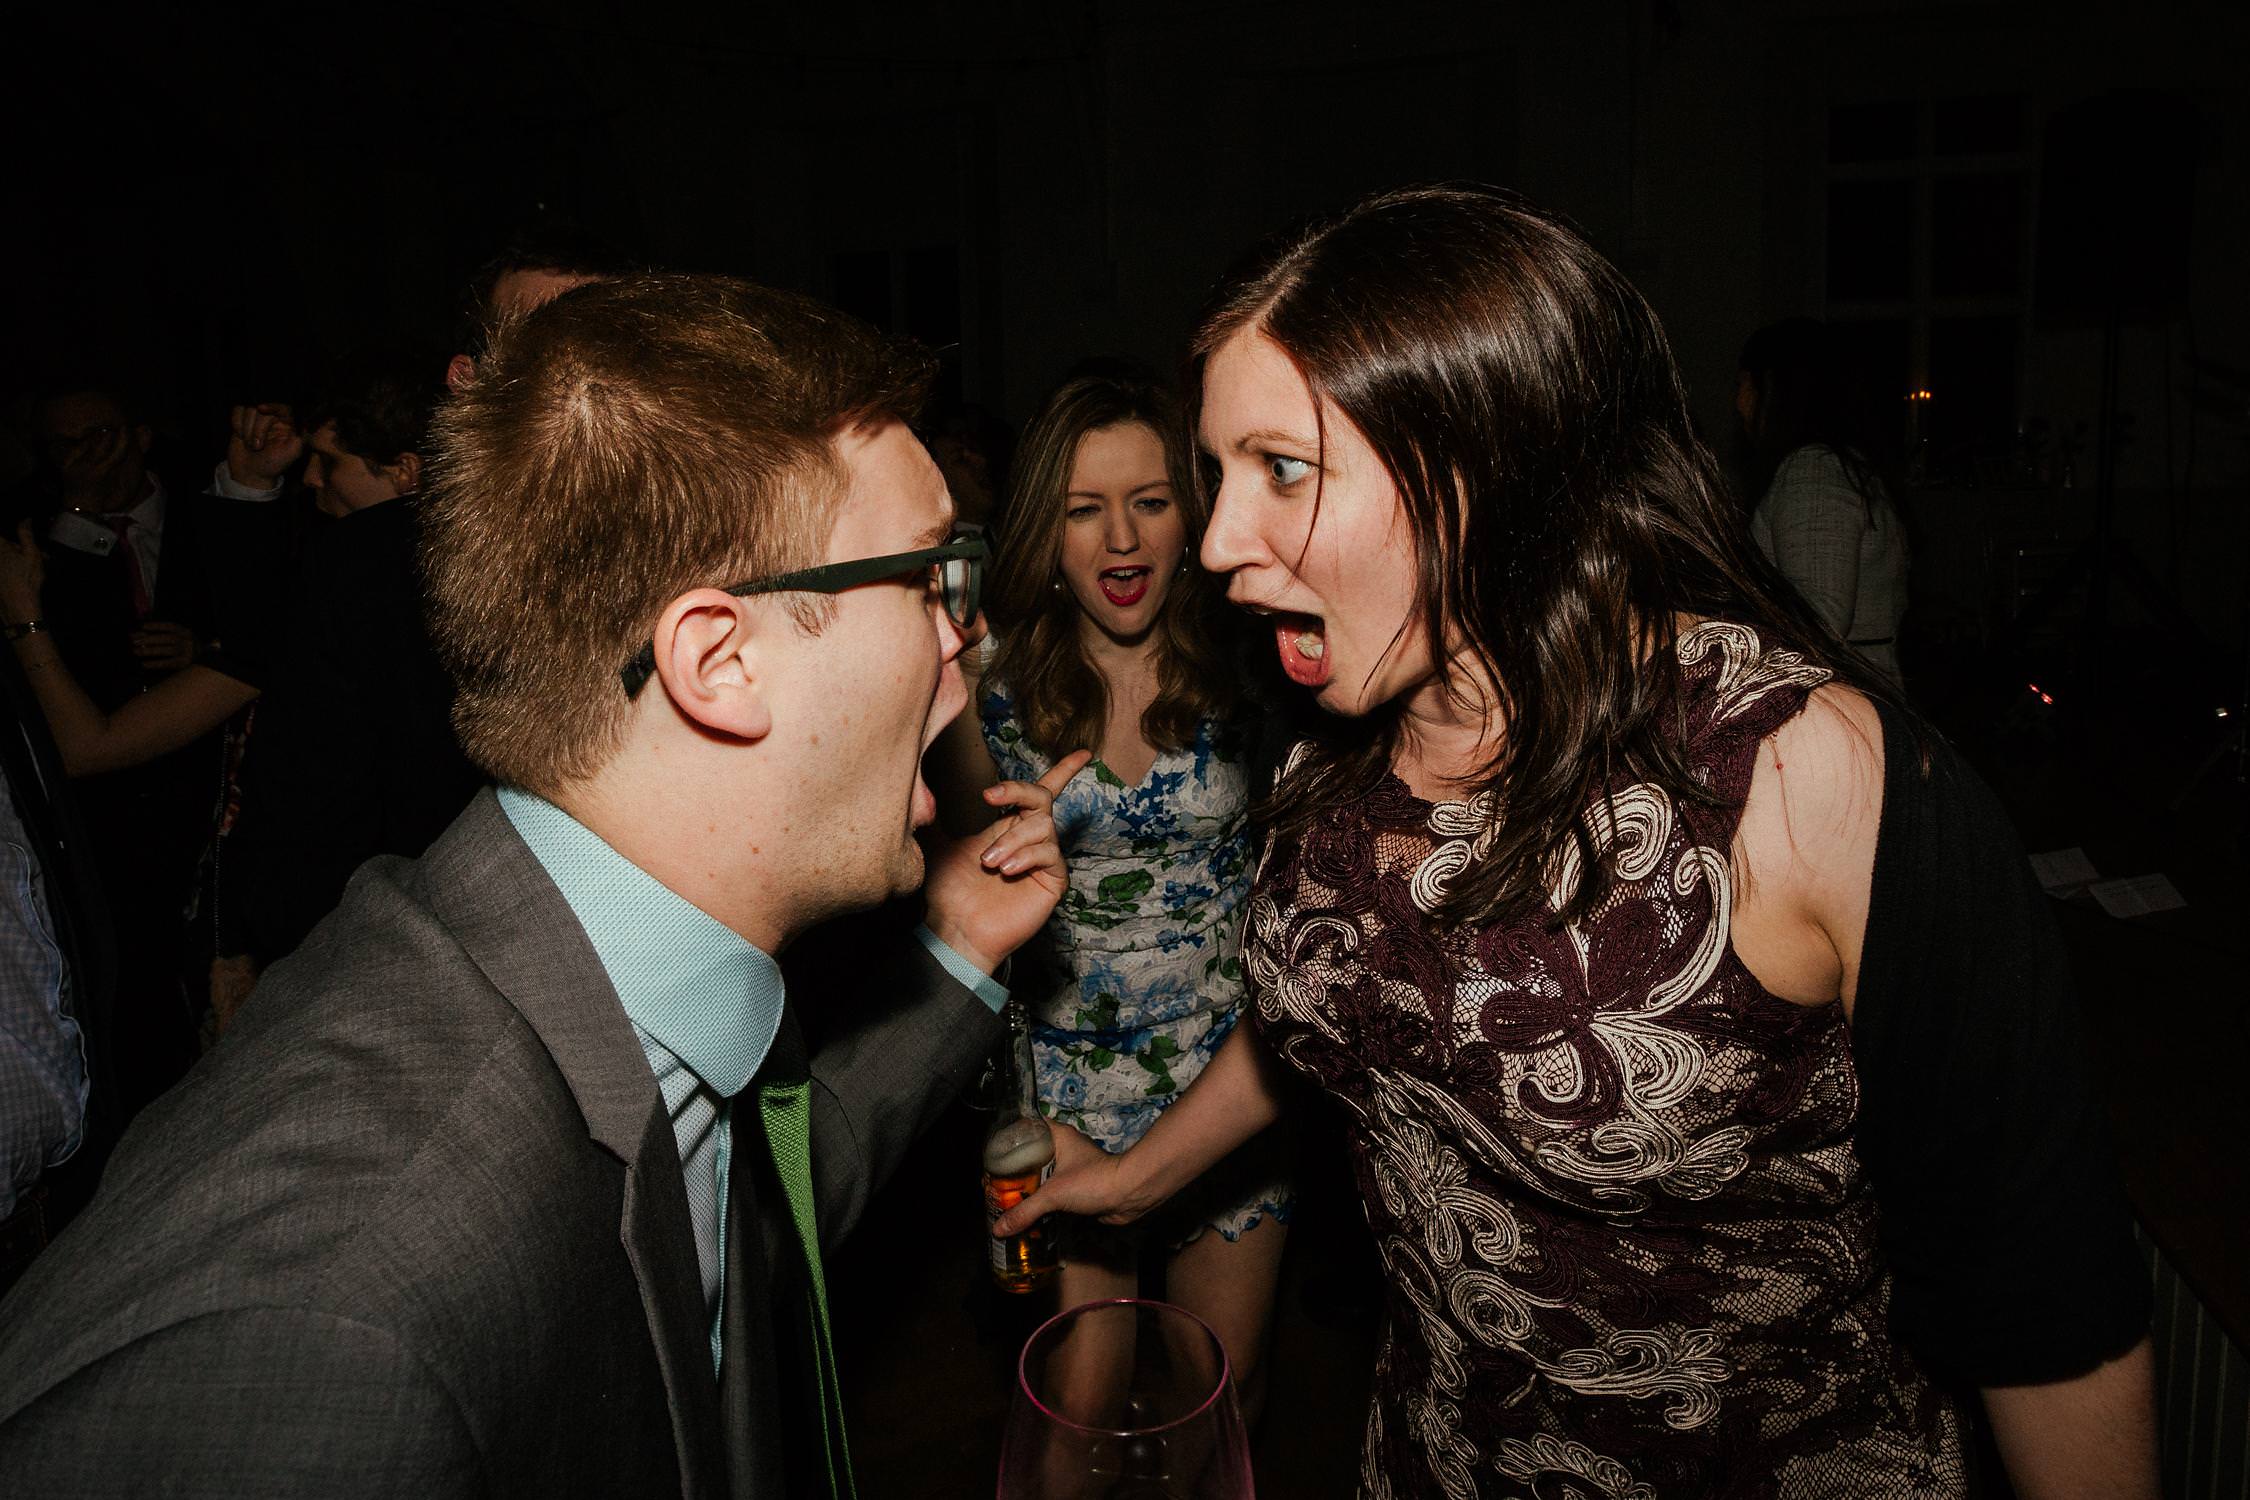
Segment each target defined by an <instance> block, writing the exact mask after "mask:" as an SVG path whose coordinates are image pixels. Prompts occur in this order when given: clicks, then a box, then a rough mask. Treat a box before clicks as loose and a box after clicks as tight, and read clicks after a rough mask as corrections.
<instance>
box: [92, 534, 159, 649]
mask: <svg viewBox="0 0 2250 1500" xmlns="http://www.w3.org/2000/svg"><path fill="white" fill-rule="evenodd" d="M102 524H103V525H104V526H107V527H108V528H109V529H110V530H112V531H114V532H116V533H117V555H118V556H119V557H120V558H122V559H123V561H122V562H121V563H120V564H119V566H120V567H121V568H123V569H124V571H125V579H126V582H128V583H130V584H131V585H132V588H133V621H134V623H135V624H138V623H139V622H141V621H142V620H145V619H147V618H148V612H149V609H150V608H151V607H152V604H153V602H154V601H152V600H151V599H150V598H149V596H148V579H147V578H146V577H145V576H144V575H143V574H142V572H141V554H140V552H139V550H138V549H136V548H135V547H134V546H133V518H132V517H131V516H130V515H128V514H126V513H125V512H124V511H118V512H115V513H114V514H111V515H106V516H103V517H102Z"/></svg>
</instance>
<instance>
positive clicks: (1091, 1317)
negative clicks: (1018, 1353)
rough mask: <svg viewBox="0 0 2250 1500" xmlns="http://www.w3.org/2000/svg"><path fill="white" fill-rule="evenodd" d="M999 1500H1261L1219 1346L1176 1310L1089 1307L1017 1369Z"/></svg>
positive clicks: (1119, 1301) (1132, 1303)
mask: <svg viewBox="0 0 2250 1500" xmlns="http://www.w3.org/2000/svg"><path fill="white" fill-rule="evenodd" d="M1016 1370H1017V1374H1016V1392H1015V1401H1014V1404H1013V1405H1012V1407H1011V1408H1010V1410H1009V1412H1008V1431H1007V1435H1006V1437H1005V1439H1004V1440H1003V1443H1002V1447H1001V1451H1000V1489H999V1500H1252V1496H1253V1493H1254V1492H1253V1491H1252V1489H1251V1484H1250V1449H1249V1443H1248V1440H1247V1438H1246V1437H1245V1435H1244V1433H1243V1428H1242V1410H1241V1408H1240V1407H1239V1406H1237V1405H1236V1404H1235V1399H1234V1378H1233V1375H1232V1373H1231V1372H1230V1371H1229V1370H1228V1368H1227V1354H1226V1350H1225V1349H1224V1348H1222V1347H1221V1346H1220V1344H1219V1339H1218V1335H1216V1334H1214V1333H1213V1332H1212V1331H1211V1329H1210V1327H1209V1325H1207V1324H1206V1323H1204V1321H1203V1320H1202V1319H1201V1318H1198V1317H1196V1316H1195V1315H1194V1314H1192V1313H1189V1312H1186V1311H1184V1310H1183V1309H1181V1308H1177V1307H1174V1306H1172V1305H1171V1304H1170V1303H1168V1302H1154V1301H1148V1300H1145V1299H1141V1298H1135V1297H1119V1298H1115V1299H1113V1300H1110V1301H1106V1302H1088V1303H1085V1304H1083V1305H1082V1306H1078V1307H1074V1308H1071V1309H1070V1310H1069V1311H1068V1312H1063V1313H1058V1314H1056V1315H1055V1316H1054V1317H1052V1318H1049V1319H1048V1320H1047V1321H1046V1322H1044V1323H1042V1324H1040V1325H1039V1329H1038V1331H1037V1332H1035V1333H1033V1334H1032V1336H1031V1337H1030V1339H1028V1340H1027V1341H1026V1342H1025V1343H1024V1346H1023V1357H1022V1359H1020V1360H1019V1361H1018V1362H1017V1366H1016Z"/></svg>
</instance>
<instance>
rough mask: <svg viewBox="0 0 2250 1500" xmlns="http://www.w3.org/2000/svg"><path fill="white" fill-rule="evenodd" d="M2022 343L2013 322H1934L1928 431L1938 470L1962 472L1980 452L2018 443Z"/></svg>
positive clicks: (1931, 334) (1932, 456)
mask: <svg viewBox="0 0 2250 1500" xmlns="http://www.w3.org/2000/svg"><path fill="white" fill-rule="evenodd" d="M2016 342H2017V327H2016V320H2015V319H2014V318H2012V317H1997V318H1933V319H1931V321H1930V408H1929V415H1928V417H1927V419H1926V421H1925V430H1926V433H1927V435H1928V437H1929V439H1930V458H1931V465H1932V468H1933V469H1935V470H1939V471H1943V472H1947V473H1952V472H1957V471H1960V470H1962V469H1965V468H1967V467H1968V460H1969V459H1971V458H1972V457H1974V456H1975V454H1976V452H1977V451H1978V450H1979V449H1990V448H1992V447H1993V446H1994V445H1995V444H1997V445H2000V446H2002V447H2005V445H2007V444H2008V443H2009V442H2011V441H2013V439H2014V436H2015V425H2016Z"/></svg>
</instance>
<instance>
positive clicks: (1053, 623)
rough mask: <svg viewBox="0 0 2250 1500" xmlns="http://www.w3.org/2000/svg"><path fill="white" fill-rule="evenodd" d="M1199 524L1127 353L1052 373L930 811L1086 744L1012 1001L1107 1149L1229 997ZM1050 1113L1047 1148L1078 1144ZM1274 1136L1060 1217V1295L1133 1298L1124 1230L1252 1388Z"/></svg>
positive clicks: (955, 811) (1088, 1130) (1209, 616)
mask: <svg viewBox="0 0 2250 1500" xmlns="http://www.w3.org/2000/svg"><path fill="white" fill-rule="evenodd" d="M1201 530H1202V515H1201V512H1200V507H1199V505H1198V503H1197V501H1196V498H1195V490H1194V488H1193V486H1192V484H1190V483H1189V479H1188V473H1187V453H1186V437H1185V428H1184V426H1183V425H1182V422H1181V418H1180V414H1179V409H1178V406H1177V404H1176V403H1175V402H1173V401H1172V399H1171V398H1170V397H1169V396H1168V395H1167V394H1166V393H1165V392H1164V391H1163V390H1162V389H1161V388H1160V387H1159V386H1157V385H1155V384H1154V383H1153V382H1151V381H1148V380H1146V379H1143V378H1140V377H1138V376H1133V375H1126V374H1116V375H1111V374H1102V375H1089V376H1084V377H1080V378H1077V379H1073V380H1070V381H1068V382H1066V383H1065V384H1064V385H1063V386H1062V387H1061V388H1060V389H1059V390H1057V391H1056V392H1055V394H1054V395H1053V396H1052V397H1051V398H1049V400H1048V401H1047V403H1046V405H1045V406H1044V408H1043V409H1042V410H1041V412H1040V414H1039V416H1038V417H1037V418H1036V419H1035V420H1034V421H1033V423H1032V425H1031V427H1030V428H1029V429H1028V430H1027V432H1026V433H1025V436H1024V442H1023V445H1022V447H1021V448H1020V450H1019V452H1018V455H1017V462H1016V480H1015V483H1014V484H1013V485H1012V487H1011V492H1010V496H1009V502H1008V508H1007V510H1006V512H1005V515H1004V518H1003V530H1002V533H1001V536H1000V538H999V545H998V548H997V553H998V560H997V562H996V564H995V566H994V569H993V574H992V580H991V584H990V587H989V590H988V597H989V608H990V610H991V614H992V618H993V622H994V641H995V643H996V644H995V646H994V649H993V651H992V653H991V655H990V658H989V662H988V664H987V666H986V667H985V668H984V670H983V672H982V674H981V683H980V686H979V690H978V693H977V715H976V718H977V723H976V724H974V725H971V724H969V723H968V719H969V716H968V715H964V716H963V721H962V723H961V724H959V725H956V726H955V729H954V730H953V731H951V732H949V739H948V741H947V744H946V747H945V751H944V759H945V760H946V762H947V763H948V764H949V765H950V767H952V768H953V770H952V775H951V777H950V779H951V780H952V781H953V782H955V783H956V784H957V785H956V787H955V789H954V792H953V794H952V795H949V796H948V797H947V798H946V802H947V805H948V816H949V821H959V819H960V812H959V809H961V808H962V807H963V806H964V805H967V804H966V799H964V798H963V797H962V796H960V795H959V794H960V792H961V791H963V790H966V789H968V788H970V787H981V786H984V785H990V784H991V783H992V781H993V780H995V779H1006V780H1012V779H1014V778H1016V777H1019V776H1021V775H1023V774H1024V773H1025V772H1026V771H1027V770H1030V769H1031V768H1033V767H1036V768H1037V770H1036V771H1032V774H1033V775H1034V776H1035V777H1036V776H1037V775H1040V774H1044V773H1045V772H1046V770H1047V769H1048V768H1049V767H1050V766H1051V765H1052V764H1053V763H1054V760H1055V759H1056V757H1057V756H1058V755H1060V754H1062V753H1065V752H1067V751H1069V750H1073V749H1076V748H1078V747H1080V746H1082V745H1084V746H1090V747H1093V748H1094V749H1095V750H1096V752H1097V759H1096V760H1095V761H1094V762H1093V764H1092V765H1091V766H1090V767H1089V768H1088V769H1087V770H1086V771H1084V772H1081V773H1080V774H1079V775H1078V776H1077V777H1076V778H1075V779H1074V780H1073V781H1072V782H1071V783H1070V784H1069V785H1068V786H1067V787H1066V788H1065V789H1064V790H1063V792H1062V793H1061V795H1060V796H1059V797H1058V798H1057V799H1056V802H1055V808H1054V816H1055V819H1056V827H1057V830H1058V832H1059V834H1060V836H1061V840H1062V845H1063V850H1064V853H1065V854H1066V855H1067V856H1068V859H1069V864H1070V885H1069V889H1068V890H1067V891H1066V893H1065V894H1064V897H1063V899H1062V901H1061V903H1060V904H1059V905H1058V906H1057V907H1056V909H1055V914H1054V916H1053V917H1052V918H1051V919H1050V921H1049V923H1048V926H1047V931H1046V944H1045V946H1046V948H1047V950H1048V955H1049V956H1050V957H1051V958H1052V959H1053V960H1054V968H1055V970H1056V972H1057V973H1058V976H1059V977H1058V978H1057V980H1056V982H1055V983H1054V984H1053V986H1052V987H1051V988H1049V989H1047V991H1046V992H1045V993H1044V994H1034V995H1033V996H1032V998H1031V1000H1030V1006H1031V1019H1032V1022H1033V1026H1032V1053H1033V1058H1034V1063H1035V1066H1036V1069H1037V1073H1038V1085H1039V1097H1040V1102H1041V1105H1042V1107H1043V1108H1044V1109H1045V1110H1046V1111H1047V1112H1048V1113H1049V1114H1050V1115H1051V1116H1052V1117H1053V1118H1054V1119H1055V1121H1056V1122H1057V1123H1059V1124H1062V1125H1067V1126H1070V1127H1072V1128H1073V1130H1074V1131H1075V1132H1076V1133H1077V1135H1078V1136H1083V1137H1084V1138H1085V1139H1086V1140H1089V1141H1091V1142H1092V1143H1093V1144H1094V1145H1096V1146H1098V1147H1100V1148H1101V1150H1102V1151H1104V1152H1120V1151H1123V1150H1125V1149H1126V1148H1127V1147H1129V1146H1131V1145H1132V1144H1133V1143H1134V1142H1135V1141H1137V1140H1139V1139H1140V1138H1141V1137H1142V1135H1143V1134H1145V1133H1146V1132H1147V1130H1148V1129H1149V1127H1150V1126H1151V1125H1152V1124H1154V1123H1155V1121H1156V1119H1157V1117H1158V1116H1159V1115H1160V1114H1161V1113H1162V1112H1163V1110H1164V1109H1165V1108H1166V1107H1167V1106H1169V1105H1170V1104H1171V1103H1172V1101H1173V1100H1175V1099H1177V1098H1179V1097H1180V1094H1181V1092H1182V1091H1183V1090H1184V1089H1186V1087H1187V1086H1188V1085H1189V1083H1190V1082H1192V1081H1193V1080H1194V1078H1195V1077H1196V1075H1197V1074H1198V1073H1200V1072H1201V1071H1202V1070H1203V1067H1204V1065H1205V1064H1206V1063H1208V1062H1209V1061H1210V1060H1211V1058H1212V1056H1213V1055H1214V1054H1215V1053H1216V1052H1217V1051H1218V1049H1219V1047H1220V1045H1221V1044H1222V1043H1223V1042H1224V1041H1225V1040H1226V1038H1227V1037H1228V1035H1229V1034H1230V1033H1231V1032H1232V1031H1233V1030H1234V1028H1235V1024H1236V1022H1237V1021H1238V1020H1239V1019H1240V1017H1241V1014H1242V1010H1241V1004H1242V993H1243V991H1242V968H1241V959H1240V954H1239V944H1240V919H1241V914H1242V900H1243V897H1244V896H1245V895H1246V894H1247V893H1248V891H1249V885H1250V852H1251V841H1250V833H1249V827H1248V820H1247V811H1248V801H1249V798H1248V795H1247V791H1248V788H1247V780H1246V774H1245V765H1244V760H1245V749H1246V744H1245V737H1244V734H1243V731H1242V726H1241V724H1240V722H1239V714H1238V707H1239V698H1238V694H1237V692H1236V688H1235V673H1234V672H1233V671H1232V670H1231V665H1232V664H1231V663H1229V662H1227V661H1226V660H1225V659H1224V658H1223V657H1222V656H1221V654H1220V652H1219V650H1218V649H1217V643H1216V639H1215V628H1214V624H1213V615H1214V613H1215V610H1214V608H1213V606H1214V605H1215V604H1216V602H1217V601H1216V599H1215V597H1214V595H1215V590H1213V589H1212V588H1211V587H1210V584H1209V582H1208V581H1207V580H1206V579H1204V578H1203V577H1202V575H1201V574H1200V573H1198V572H1197V571H1196V570H1195V568H1194V566H1193V562H1192V556H1193V549H1194V546H1195V543H1196V541H1197V540H1198V538H1199V536H1200V533H1201ZM979 729H981V736H980V735H978V734H977V733H976V731H977V730H979ZM1026 967H1036V966H1035V965H1031V966H1026ZM1020 972H1022V971H1021V970H1019V973H1020ZM1021 983H1022V982H1021V981H1020V980H1019V988H1020V987H1021ZM1063 1135H1064V1140H1063V1143H1062V1146H1061V1147H1060V1149H1061V1150H1062V1152H1063V1153H1064V1154H1063V1159H1064V1160H1068V1159H1070V1155H1069V1153H1070V1149H1071V1148H1072V1147H1076V1146H1079V1145H1080V1143H1079V1142H1078V1141H1077V1139H1076V1137H1075V1136H1071V1135H1070V1134H1069V1133H1068V1132H1065V1133H1063ZM1277 1154H1278V1153H1277V1151H1276V1149H1275V1148H1274V1147H1272V1146H1271V1145H1270V1144H1268V1143H1265V1142H1259V1143H1253V1144H1252V1145H1251V1146H1249V1147H1247V1148H1245V1149H1243V1150H1242V1151H1239V1152H1237V1153H1236V1154H1235V1155H1234V1157H1233V1158H1232V1159H1231V1160H1229V1161H1227V1162H1225V1163H1222V1164H1220V1165H1218V1166H1216V1167H1214V1168H1213V1169H1212V1170H1211V1171H1209V1172H1208V1173H1206V1174H1204V1175H1203V1179H1202V1180H1201V1181H1200V1182H1199V1183H1197V1184H1196V1185H1195V1186H1194V1188H1192V1189H1191V1190H1190V1191H1189V1192H1187V1193H1186V1194H1185V1195H1183V1196H1182V1197H1181V1198H1179V1199H1178V1200H1176V1201H1175V1202H1174V1203H1173V1204H1171V1205H1169V1206H1168V1208H1167V1211H1166V1213H1165V1214H1164V1215H1163V1216H1162V1219H1161V1222H1159V1223H1156V1224H1154V1225H1150V1226H1142V1227H1141V1228H1139V1229H1137V1230H1136V1231H1134V1232H1132V1233H1126V1232H1122V1231H1119V1230H1115V1229H1106V1228H1104V1227H1103V1226H1100V1225H1096V1224H1086V1225H1083V1226H1078V1227H1076V1228H1075V1229H1074V1231H1073V1233H1072V1234H1071V1235H1070V1236H1068V1237H1067V1238H1066V1240H1065V1264H1064V1267H1063V1270H1062V1273H1061V1281H1062V1293H1061V1295H1062V1302H1063V1305H1064V1306H1072V1305H1075V1304H1076V1303H1079V1302H1083V1301H1089V1300H1093V1299H1096V1298H1101V1297H1115V1296H1132V1295H1135V1294H1136V1292H1137V1289H1138V1286H1139V1260H1140V1257H1141V1254H1142V1253H1143V1249H1144V1246H1145V1247H1148V1248H1153V1249H1155V1250H1157V1251H1160V1252H1162V1253H1163V1254H1165V1255H1166V1256H1167V1257H1168V1261H1167V1265H1166V1268H1165V1282H1166V1287H1167V1295H1168V1296H1169V1297H1170V1298H1171V1299H1172V1300H1173V1301H1175V1302H1177V1303H1179V1304H1180V1305H1181V1306H1183V1307H1186V1308H1188V1309H1189V1310H1190V1311H1192V1312H1194V1313H1196V1314H1198V1315H1199V1316H1201V1317H1202V1318H1203V1319H1204V1321H1206V1322H1207V1323H1209V1324H1211V1325H1212V1327H1213V1328H1214V1330H1216V1331H1217V1333H1218V1334H1219V1336H1220V1339H1221V1341H1222V1342H1223V1343H1224V1344H1225V1346H1226V1348H1227V1352H1228V1356H1229V1358H1230V1359H1231V1360H1232V1362H1233V1365H1234V1369H1235V1373H1236V1378H1237V1380H1238V1381H1239V1382H1240V1384H1241V1386H1242V1388H1243V1392H1244V1395H1245V1398H1246V1401H1247V1403H1248V1404H1249V1405H1250V1406H1251V1407H1252V1408H1253V1409H1254V1408H1255V1405H1256V1401H1257V1395H1258V1389H1259V1378H1258V1367H1259V1363H1260V1353H1261V1351H1262V1349H1263V1346H1264V1342H1265V1330H1266V1325H1267V1322H1268V1318H1269V1315H1270V1313H1271V1309H1272V1305H1273V1287H1274V1278H1275V1274H1276V1271H1277V1268H1278V1266H1279V1262H1280V1256H1281V1249H1282V1243H1283V1240H1284V1237H1285V1234H1286V1230H1285V1228H1284V1226H1285V1225H1286V1224H1287V1222H1288V1218H1289V1212H1290V1207H1291V1203H1292V1195H1291V1192H1290V1190H1289V1187H1288V1185H1287V1183H1286V1181H1285V1180H1284V1177H1283V1174H1282V1173H1281V1171H1280V1170H1279V1169H1278V1166H1277V1163H1276V1160H1275V1158H1276V1156H1277Z"/></svg>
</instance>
